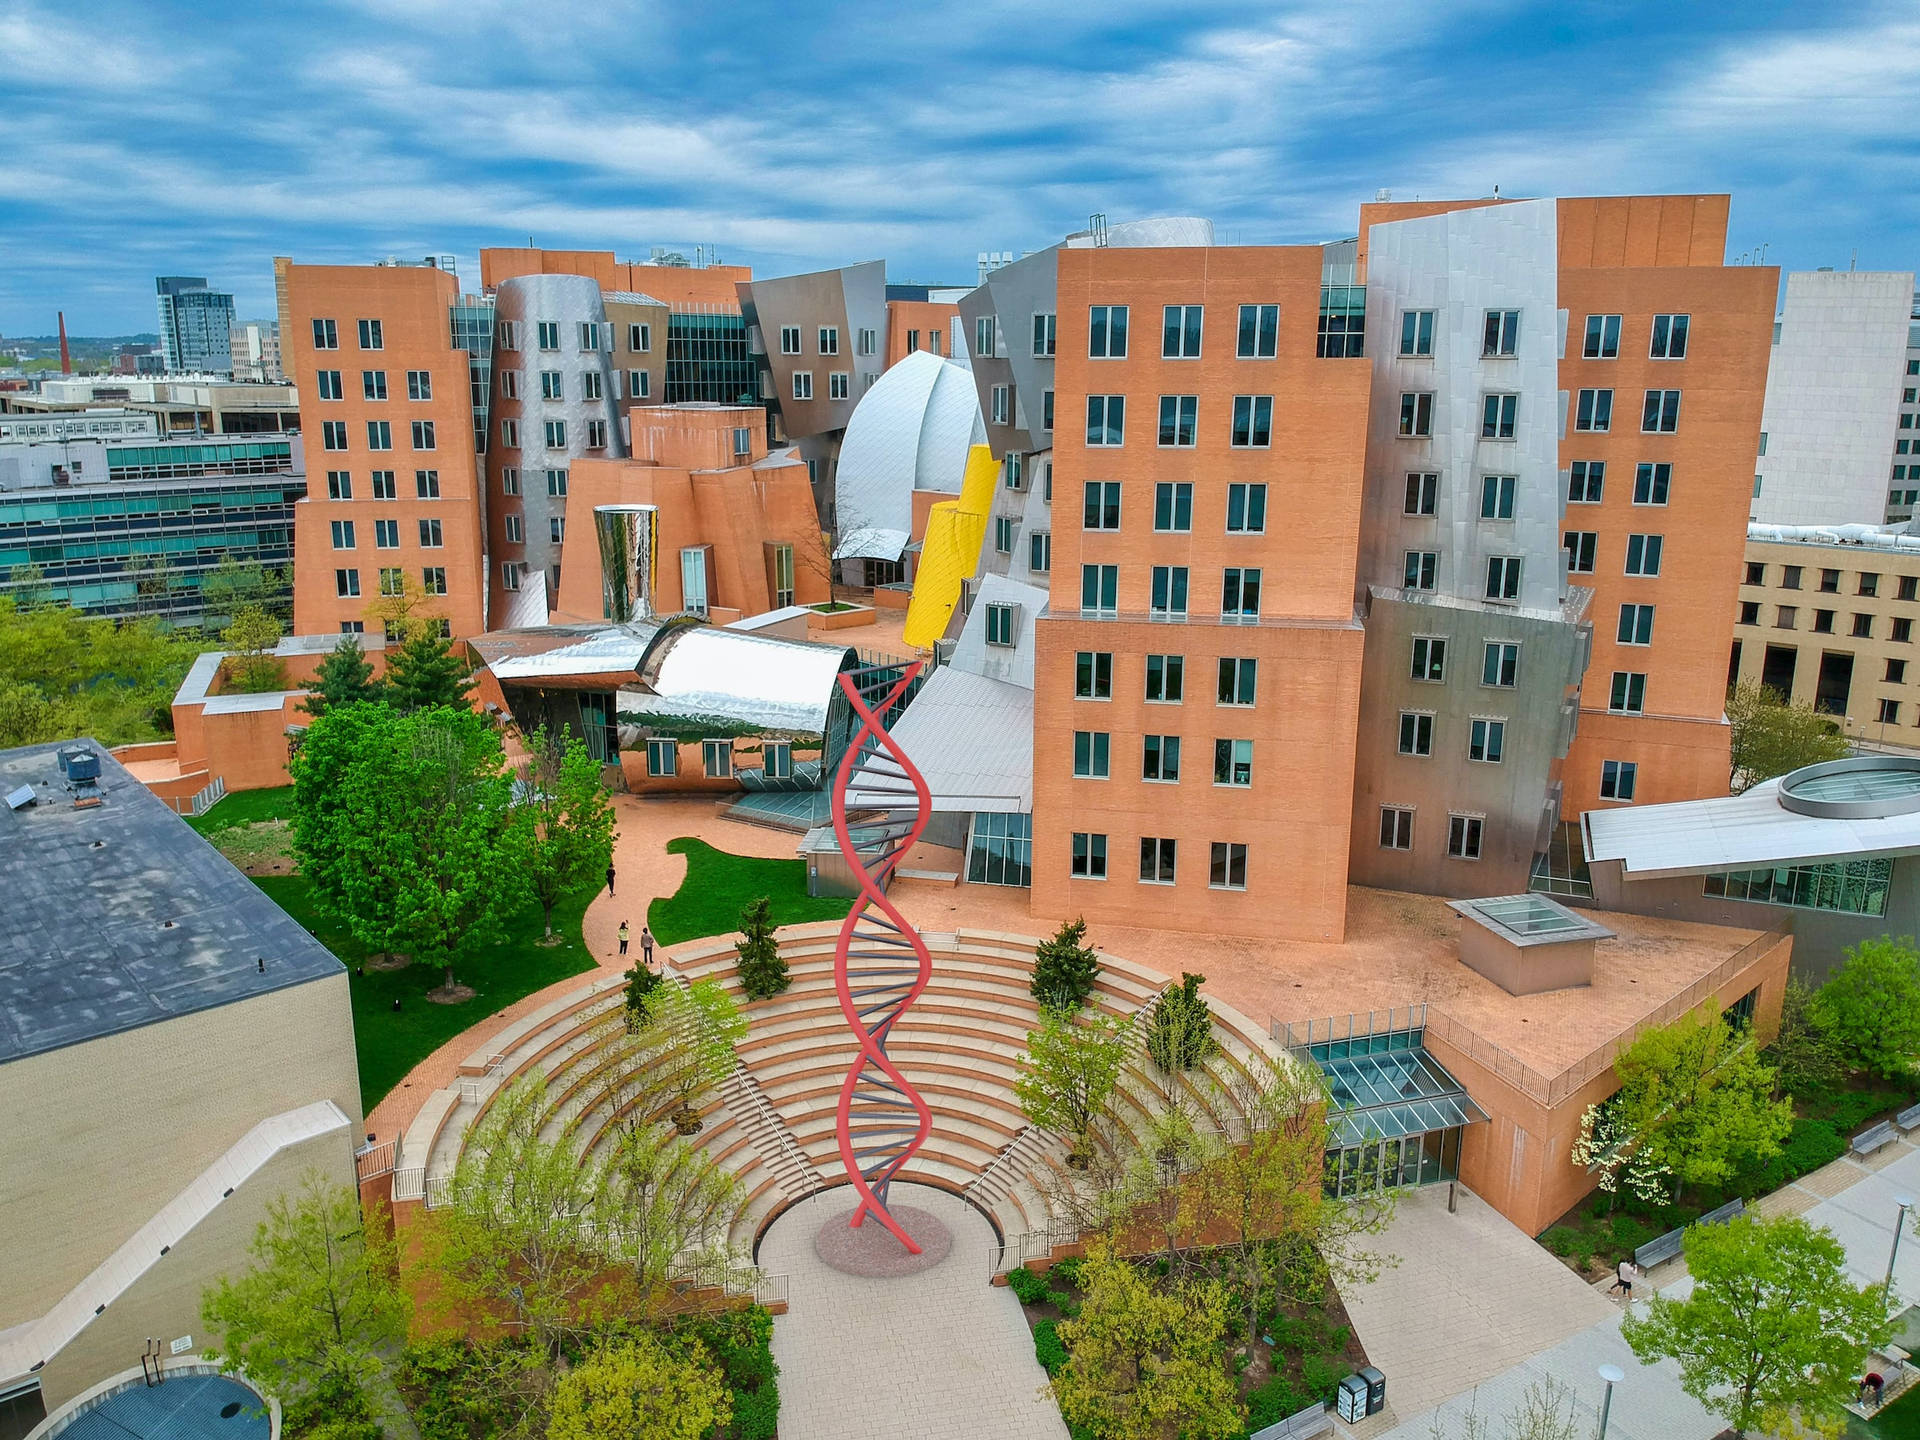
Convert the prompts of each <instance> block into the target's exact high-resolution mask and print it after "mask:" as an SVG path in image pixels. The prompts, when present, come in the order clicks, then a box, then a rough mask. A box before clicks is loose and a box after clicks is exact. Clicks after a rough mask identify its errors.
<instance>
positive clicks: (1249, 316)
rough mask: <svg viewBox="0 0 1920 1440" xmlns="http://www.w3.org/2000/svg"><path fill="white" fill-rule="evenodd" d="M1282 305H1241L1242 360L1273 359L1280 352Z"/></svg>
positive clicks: (1240, 345)
mask: <svg viewBox="0 0 1920 1440" xmlns="http://www.w3.org/2000/svg"><path fill="white" fill-rule="evenodd" d="M1279 346H1280V307H1279V306H1278V305H1242V306H1241V307H1240V343H1239V349H1238V351H1237V352H1236V353H1238V355H1239V357H1240V358H1241V359H1242V360H1271V359H1272V358H1273V357H1274V356H1275V355H1276V354H1278V353H1279Z"/></svg>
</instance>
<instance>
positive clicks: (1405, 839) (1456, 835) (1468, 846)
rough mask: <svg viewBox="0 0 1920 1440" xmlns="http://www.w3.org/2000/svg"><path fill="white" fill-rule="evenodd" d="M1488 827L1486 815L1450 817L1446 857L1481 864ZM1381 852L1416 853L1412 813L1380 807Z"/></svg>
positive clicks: (1406, 810)
mask: <svg viewBox="0 0 1920 1440" xmlns="http://www.w3.org/2000/svg"><path fill="white" fill-rule="evenodd" d="M1486 825H1487V817H1486V816H1485V815H1472V814H1467V815H1448V816H1447V854H1448V855H1450V856H1452V857H1453V858H1454V859H1455V860H1478V859H1479V858H1480V842H1481V839H1482V838H1483V835H1484V833H1485V830H1486ZM1380 848H1381V849H1382V850H1411V849H1413V811H1412V809H1410V808H1408V807H1406V806H1400V805H1382V806H1381V807H1380Z"/></svg>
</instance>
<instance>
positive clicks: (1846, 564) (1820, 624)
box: [1727, 524, 1920, 749]
mask: <svg viewBox="0 0 1920 1440" xmlns="http://www.w3.org/2000/svg"><path fill="white" fill-rule="evenodd" d="M1741 580H1742V582H1743V583H1742V584H1741V586H1740V598H1739V601H1738V602H1737V603H1738V611H1737V613H1736V614H1735V617H1734V620H1735V623H1734V630H1733V637H1734V638H1733V653H1732V656H1731V658H1730V660H1729V663H1728V667H1727V683H1728V684H1729V685H1732V684H1734V683H1736V682H1739V681H1744V680H1758V681H1760V682H1761V683H1763V684H1765V685H1768V686H1771V687H1772V688H1773V689H1775V690H1777V691H1779V692H1780V693H1781V694H1782V695H1785V696H1787V697H1788V698H1790V699H1792V700H1794V701H1796V702H1800V703H1804V704H1811V705H1812V706H1814V708H1816V709H1818V710H1821V711H1824V712H1825V713H1827V714H1830V715H1832V716H1834V717H1836V718H1838V719H1840V720H1841V721H1842V723H1843V724H1844V725H1845V727H1846V732H1847V735H1848V737H1849V738H1850V739H1853V740H1855V741H1857V742H1860V743H1862V744H1866V745H1870V746H1875V747H1879V746H1888V747H1894V748H1898V749H1913V748H1916V747H1920V654H1916V648H1915V637H1914V622H1915V620H1916V618H1920V533H1911V532H1909V530H1908V529H1907V528H1905V527H1901V526H1877V525H1844V526H1838V527H1813V526H1794V525H1758V524H1756V525H1750V526H1749V527H1748V528H1747V559H1746V572H1745V574H1744V575H1742V577H1741Z"/></svg>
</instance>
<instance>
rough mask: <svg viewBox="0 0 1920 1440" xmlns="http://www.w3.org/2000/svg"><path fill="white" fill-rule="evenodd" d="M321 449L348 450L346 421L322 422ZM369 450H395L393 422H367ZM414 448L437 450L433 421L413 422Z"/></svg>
mask: <svg viewBox="0 0 1920 1440" xmlns="http://www.w3.org/2000/svg"><path fill="white" fill-rule="evenodd" d="M320 448H321V449H323V450H336V451H338V450H345V449H346V448H347V422H346V421H344V420H322V421H321V422H320ZM367 448H368V449H369V450H391V449H393V424H392V422H391V421H387V420H369V421H367ZM413 448H414V449H416V450H433V449H436V448H437V446H436V444H435V440H434V430H433V421H431V420H415V421H414V422H413Z"/></svg>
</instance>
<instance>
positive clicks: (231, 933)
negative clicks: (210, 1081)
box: [0, 741, 342, 1063]
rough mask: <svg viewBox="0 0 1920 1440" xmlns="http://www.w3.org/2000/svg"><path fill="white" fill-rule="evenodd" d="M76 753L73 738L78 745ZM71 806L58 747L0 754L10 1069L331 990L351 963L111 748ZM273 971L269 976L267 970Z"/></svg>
mask: <svg viewBox="0 0 1920 1440" xmlns="http://www.w3.org/2000/svg"><path fill="white" fill-rule="evenodd" d="M68 743H71V742H68ZM84 743H86V744H88V745H89V746H90V747H91V748H92V749H93V750H94V752H95V753H96V754H97V755H99V757H100V792H101V796H102V800H101V803H100V804H99V805H97V806H94V807H92V808H89V809H85V810H76V809H74V806H73V796H72V795H71V794H70V793H69V792H68V791H67V790H66V788H65V785H64V782H63V780H62V778H61V775H60V770H59V767H58V765H57V764H56V763H55V760H54V754H55V752H56V751H57V750H59V749H60V748H61V747H60V746H59V745H30V746H27V747H25V748H23V749H18V750H5V751H0V793H5V792H9V791H12V790H14V789H15V788H17V787H19V786H21V785H31V786H32V787H33V790H34V794H35V796H36V797H37V800H38V803H37V804H35V805H33V806H32V807H30V808H28V809H24V810H0V877H3V879H0V894H4V895H5V897H6V899H5V915H4V923H0V1063H5V1062H6V1061H9V1060H18V1059H20V1058H21V1057H23V1056H27V1055H36V1054H40V1053H42V1052H44V1051H48V1050H58V1049H60V1048H62V1047H63V1046H67V1045H76V1044H79V1043H81V1042H82V1041H86V1040H96V1039H99V1038H100V1037H101V1036H104V1035H112V1034H115V1033H117V1032H119V1031H123V1030H132V1029H135V1028H136V1027H138V1026H141V1025H151V1024H154V1023H155V1022H157V1021H161V1020H170V1019H173V1018H175V1017H177V1016H181V1015H187V1014H192V1013H193V1012H195V1011H199V1010H208V1009H212V1008H213V1007H214V1006H216V1005H225V1004H228V1003H229V1002H231V1001H235V1000H246V999H249V998H251V997H253V996H255V995H262V994H265V993H267V992H269V991H273V990H281V989H285V988H286V987H288V986H290V985H300V984H304V983H306V982H307V981H309V980H320V979H325V978H326V977H328V976H331V975H338V974H340V973H341V970H342V967H341V964H340V962H339V961H338V960H336V959H335V958H334V957H333V955H332V954H331V953H329V952H328V951H327V950H326V949H325V948H324V947H323V946H322V945H321V944H320V942H319V941H317V940H315V939H314V938H313V937H312V936H311V935H309V934H308V933H307V932H306V931H305V930H304V929H302V928H301V927H300V926H299V925H298V924H297V923H296V922H295V921H294V920H293V918H292V917H291V916H289V915H288V914H287V913H286V912H285V911H284V910H282V909H281V908H280V907H279V906H278V905H275V904H274V903H273V901H271V900H269V899H268V898H267V897H266V895H265V894H264V893H263V892H262V891H261V890H260V888H259V887H258V886H256V885H255V884H254V883H253V882H252V881H251V880H249V879H247V877H246V876H244V875H242V874H241V873H240V872H239V871H238V870H236V869H234V867H233V866H232V865H231V864H229V863H228V862H227V860H226V858H225V857H224V856H223V855H221V854H220V852H219V851H217V850H215V849H214V848H213V847H212V846H211V845H209V844H207V843H206V841H204V840H202V839H201V838H200V837H199V836H198V835H195V834H194V833H193V831H192V830H191V829H189V828H188V826H187V824H186V822H185V821H183V820H181V819H180V817H179V816H177V815H175V814H174V813H173V811H172V810H170V809H168V808H167V805H166V803H165V802H164V801H162V800H161V799H160V798H159V797H158V796H156V795H155V794H154V793H153V792H152V791H151V790H149V789H147V787H146V786H144V785H142V784H141V783H140V782H139V781H137V780H135V779H134V778H133V777H132V776H131V775H129V774H128V773H127V772H126V770H125V768H124V767H123V766H122V765H121V764H120V762H119V761H117V760H115V759H114V758H113V757H112V756H111V755H109V754H108V753H107V752H106V750H105V748H104V747H102V746H100V745H97V744H94V743H93V742H91V741H88V742H84ZM261 960H265V961H266V968H265V969H264V971H263V970H262V969H261V968H260V965H259V962H260V961H261Z"/></svg>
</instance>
